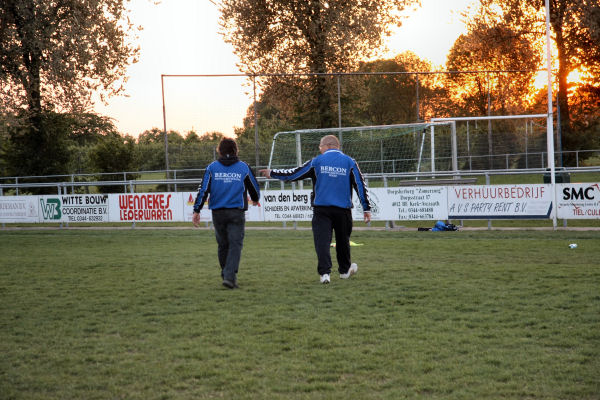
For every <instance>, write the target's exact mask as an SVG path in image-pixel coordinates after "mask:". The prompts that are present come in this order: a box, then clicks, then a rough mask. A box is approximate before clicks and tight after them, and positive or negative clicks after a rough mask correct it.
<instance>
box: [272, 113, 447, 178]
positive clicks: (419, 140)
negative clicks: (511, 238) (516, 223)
mask: <svg viewBox="0 0 600 400" xmlns="http://www.w3.org/2000/svg"><path fill="white" fill-rule="evenodd" d="M326 135H335V136H337V137H338V139H339V140H340V145H341V149H342V151H343V152H344V153H346V154H348V155H349V156H351V157H352V158H354V159H355V160H356V161H357V162H358V164H359V166H360V169H361V171H362V172H363V173H365V174H399V173H407V172H421V171H432V170H436V171H444V170H446V171H449V170H451V169H452V154H453V153H452V123H451V122H435V123H416V124H402V125H383V126H360V127H350V128H331V129H304V130H297V131H289V132H279V133H277V134H275V136H274V137H273V144H272V147H271V156H270V159H269V168H273V169H280V168H295V167H297V166H300V165H302V164H303V163H304V162H306V161H307V160H310V159H311V158H313V157H315V156H317V155H318V154H319V142H320V140H321V138H322V137H323V136H326ZM432 139H433V142H432ZM432 143H433V146H432ZM432 150H433V151H432ZM432 154H433V157H432ZM432 160H433V163H432Z"/></svg>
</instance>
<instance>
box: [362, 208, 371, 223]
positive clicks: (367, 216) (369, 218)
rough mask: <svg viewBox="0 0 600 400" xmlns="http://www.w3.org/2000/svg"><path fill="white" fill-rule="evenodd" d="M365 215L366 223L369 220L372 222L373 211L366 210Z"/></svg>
mask: <svg viewBox="0 0 600 400" xmlns="http://www.w3.org/2000/svg"><path fill="white" fill-rule="evenodd" d="M363 217H364V220H365V224H368V223H369V222H371V212H370V211H365V212H364V213H363Z"/></svg>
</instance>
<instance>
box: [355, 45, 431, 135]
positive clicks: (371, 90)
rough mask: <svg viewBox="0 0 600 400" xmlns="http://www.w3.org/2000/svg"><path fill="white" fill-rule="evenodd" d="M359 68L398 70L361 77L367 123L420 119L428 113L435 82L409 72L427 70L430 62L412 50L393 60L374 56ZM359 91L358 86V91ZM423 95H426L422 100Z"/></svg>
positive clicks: (371, 70) (428, 77) (428, 70)
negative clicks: (375, 59) (379, 58)
mask: <svg viewBox="0 0 600 400" xmlns="http://www.w3.org/2000/svg"><path fill="white" fill-rule="evenodd" d="M359 70H360V71H361V72H368V73H371V72H398V74H389V75H369V76H367V77H366V78H365V77H363V78H361V79H362V80H363V82H365V86H366V92H365V93H364V94H363V96H364V99H363V100H362V103H363V104H364V105H365V107H366V108H365V110H364V113H365V117H364V119H363V120H364V121H365V122H366V123H367V124H370V125H387V124H400V123H410V122H417V121H420V120H422V119H423V118H422V117H423V115H428V114H430V112H431V110H429V107H428V104H429V103H428V101H429V100H433V99H432V96H433V93H434V82H435V80H434V79H432V77H431V76H430V75H426V74H423V75H420V76H417V74H414V73H411V72H415V71H418V72H430V71H431V70H432V66H431V63H429V62H427V61H424V60H421V59H420V58H419V57H418V56H417V55H416V54H414V53H413V52H410V51H407V52H404V53H402V54H399V55H398V56H396V57H395V58H394V59H393V60H377V61H373V62H369V63H365V64H363V65H362V66H361V67H360V69H359ZM417 85H418V90H419V97H420V99H419V102H420V104H419V110H417ZM360 92H361V91H360V90H359V93H360ZM423 99H428V100H426V101H422V100H423Z"/></svg>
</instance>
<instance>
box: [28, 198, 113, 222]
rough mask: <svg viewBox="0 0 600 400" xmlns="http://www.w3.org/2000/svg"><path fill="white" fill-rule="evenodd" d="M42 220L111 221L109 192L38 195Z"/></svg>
mask: <svg viewBox="0 0 600 400" xmlns="http://www.w3.org/2000/svg"><path fill="white" fill-rule="evenodd" d="M38 199H39V204H40V222H109V220H108V195H107V194H73V195H54V196H38Z"/></svg>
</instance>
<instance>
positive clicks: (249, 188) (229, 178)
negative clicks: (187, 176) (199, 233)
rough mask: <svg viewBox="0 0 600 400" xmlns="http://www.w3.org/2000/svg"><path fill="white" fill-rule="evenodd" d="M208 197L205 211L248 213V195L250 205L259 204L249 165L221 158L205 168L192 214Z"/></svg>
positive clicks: (233, 158)
mask: <svg viewBox="0 0 600 400" xmlns="http://www.w3.org/2000/svg"><path fill="white" fill-rule="evenodd" d="M209 194H210V202H209V204H208V208H210V209H211V210H218V209H221V208H238V209H242V210H247V209H248V195H250V198H251V199H252V200H253V201H258V200H259V198H260V188H259V186H258V182H257V180H256V177H255V176H254V173H253V172H252V170H251V169H250V166H249V165H248V164H246V163H245V162H243V161H240V160H239V159H238V158H237V157H229V158H220V159H218V160H217V161H214V162H212V163H211V164H210V165H209V166H208V167H207V168H206V172H205V173H204V177H203V178H202V185H201V186H200V189H199V190H198V195H197V196H196V201H195V202H194V212H200V210H201V209H202V207H203V206H204V203H205V202H206V199H207V198H208V196H209Z"/></svg>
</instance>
